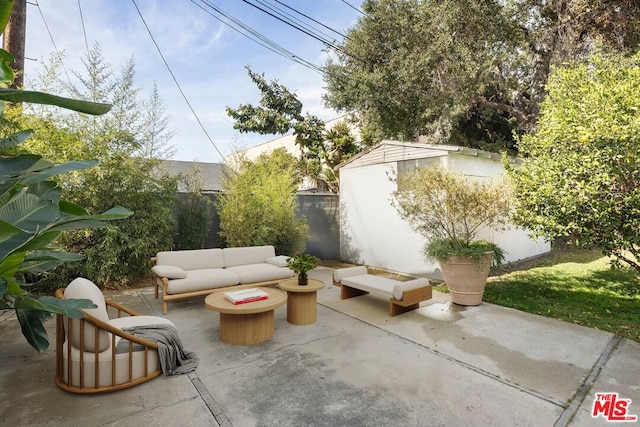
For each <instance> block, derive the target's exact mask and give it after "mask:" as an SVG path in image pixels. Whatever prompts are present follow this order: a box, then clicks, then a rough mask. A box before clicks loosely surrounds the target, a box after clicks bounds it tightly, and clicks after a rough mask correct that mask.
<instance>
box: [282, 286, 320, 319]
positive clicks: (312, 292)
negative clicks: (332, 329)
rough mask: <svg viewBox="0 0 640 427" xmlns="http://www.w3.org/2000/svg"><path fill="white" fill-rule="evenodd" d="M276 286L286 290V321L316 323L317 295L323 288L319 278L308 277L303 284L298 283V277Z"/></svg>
mask: <svg viewBox="0 0 640 427" xmlns="http://www.w3.org/2000/svg"><path fill="white" fill-rule="evenodd" d="M278 287H279V288H280V289H282V290H283V291H287V299H288V301H287V322H289V323H293V324H294V325H310V324H312V323H316V318H317V312H318V308H317V299H318V297H317V295H318V293H317V292H318V291H319V290H320V289H322V288H324V283H322V282H321V281H320V280H314V279H309V281H308V284H307V285H305V286H300V285H298V279H297V278H295V279H289V280H285V281H283V282H280V283H278Z"/></svg>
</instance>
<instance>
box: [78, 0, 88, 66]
mask: <svg viewBox="0 0 640 427" xmlns="http://www.w3.org/2000/svg"><path fill="white" fill-rule="evenodd" d="M78 10H79V11H80V22H82V34H84V46H85V47H86V49H87V58H88V57H89V42H88V41H87V30H86V29H85V27H84V17H83V16H82V6H80V0H78Z"/></svg>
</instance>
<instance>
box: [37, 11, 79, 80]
mask: <svg viewBox="0 0 640 427" xmlns="http://www.w3.org/2000/svg"><path fill="white" fill-rule="evenodd" d="M34 4H35V6H36V7H37V8H38V11H39V12H40V17H42V22H43V23H44V27H45V28H46V29H47V34H49V38H50V39H51V44H53V49H55V51H56V53H57V54H58V55H60V51H59V50H58V46H56V42H55V40H53V35H51V30H49V25H47V20H46V19H44V13H43V12H42V8H40V3H38V2H36V3H34ZM61 65H62V70H63V71H64V74H65V75H66V76H67V80H68V81H69V85H72V83H71V78H70V77H69V73H68V72H67V68H66V67H65V66H64V61H61Z"/></svg>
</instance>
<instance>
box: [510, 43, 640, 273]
mask: <svg viewBox="0 0 640 427" xmlns="http://www.w3.org/2000/svg"><path fill="white" fill-rule="evenodd" d="M548 91H549V95H548V97H547V99H545V101H544V102H543V103H542V110H541V114H540V118H539V122H538V131H537V133H536V134H534V135H527V136H525V137H523V138H522V139H521V141H520V150H521V152H522V154H524V155H525V156H527V157H526V159H525V163H524V166H523V167H522V168H519V169H510V173H511V175H512V177H513V180H514V183H515V185H516V196H517V201H518V210H517V213H518V215H517V218H516V219H517V220H518V222H519V223H521V224H522V225H524V226H526V227H528V228H529V229H530V230H531V231H532V232H533V233H534V234H535V235H537V236H544V237H546V238H547V239H555V238H557V237H560V236H574V237H576V238H577V243H578V244H582V245H595V246H597V247H600V248H602V250H603V252H604V253H605V254H606V255H613V256H615V257H616V258H617V259H618V260H619V261H623V262H626V263H628V264H630V265H631V266H633V267H634V268H636V269H637V270H638V271H640V264H638V261H637V260H638V259H640V258H639V255H640V167H639V165H638V159H640V121H639V120H638V114H639V112H640V54H636V55H635V56H633V57H631V58H625V57H623V56H622V55H611V56H609V55H606V56H595V57H593V58H592V59H591V60H590V61H588V62H585V63H581V64H576V65H573V66H571V67H561V68H557V69H555V70H554V72H553V74H552V76H551V78H550V79H549V85H548Z"/></svg>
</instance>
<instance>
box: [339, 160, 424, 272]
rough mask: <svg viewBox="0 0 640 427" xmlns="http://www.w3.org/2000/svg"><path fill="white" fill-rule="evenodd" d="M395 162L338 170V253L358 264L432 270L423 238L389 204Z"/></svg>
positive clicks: (403, 270)
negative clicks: (425, 255) (426, 257)
mask: <svg viewBox="0 0 640 427" xmlns="http://www.w3.org/2000/svg"><path fill="white" fill-rule="evenodd" d="M395 165H396V164H395V163H385V164H378V165H372V166H366V167H361V168H355V169H343V170H341V171H340V221H341V238H340V253H341V256H342V258H343V259H345V260H347V261H351V262H354V263H357V264H365V265H369V266H375V267H381V268H385V269H388V270H392V271H399V272H404V273H409V274H424V273H426V272H427V271H433V269H434V268H435V267H436V264H435V263H434V264H431V265H428V264H426V263H425V260H424V258H423V256H422V248H423V247H424V244H425V239H424V238H423V237H421V236H420V235H417V234H416V233H415V232H413V231H412V230H411V228H410V227H409V225H408V224H407V223H406V222H405V221H403V220H402V219H401V218H400V216H399V215H398V213H397V211H396V210H395V208H394V207H393V206H392V205H391V194H392V193H393V192H394V191H395V188H396V184H395V182H393V181H391V180H390V179H389V176H395V173H396V166H395Z"/></svg>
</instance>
